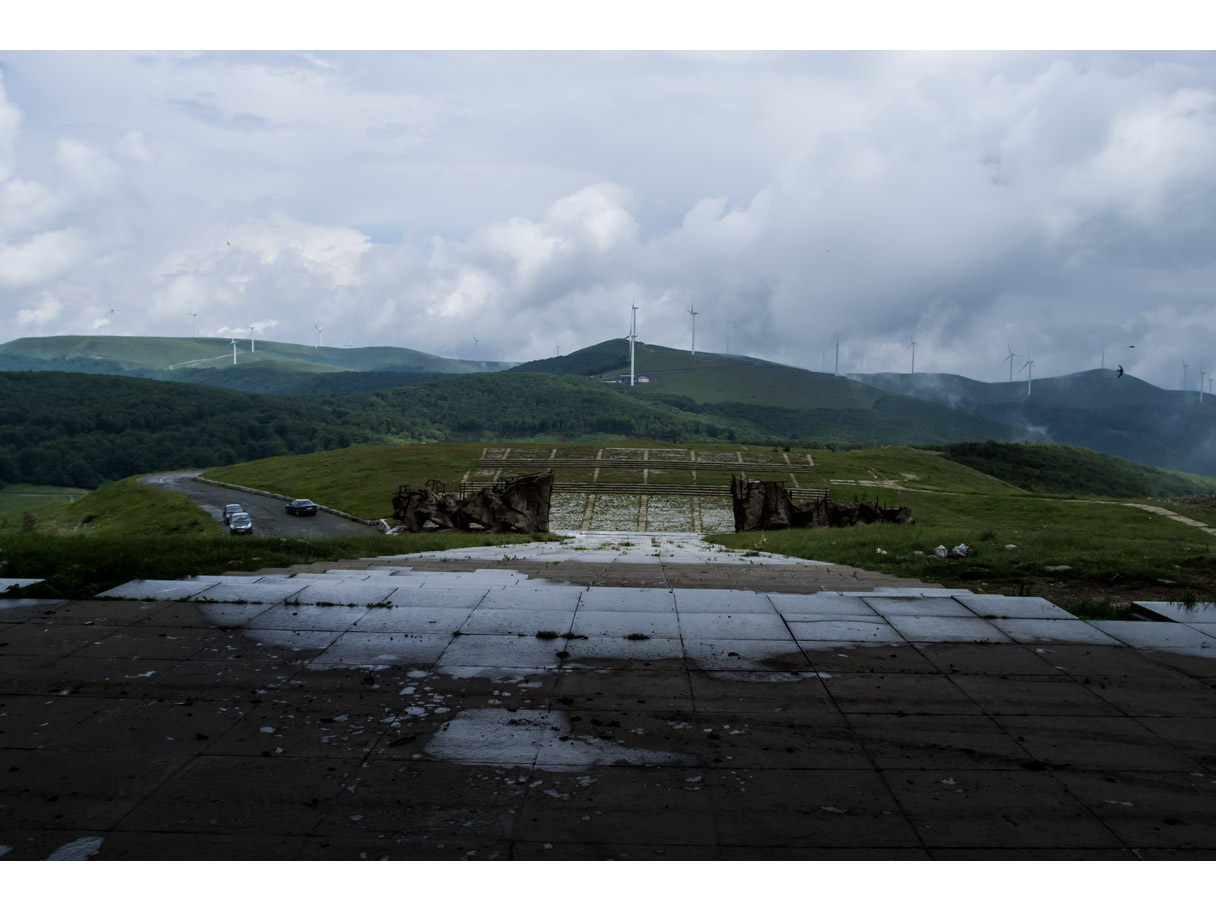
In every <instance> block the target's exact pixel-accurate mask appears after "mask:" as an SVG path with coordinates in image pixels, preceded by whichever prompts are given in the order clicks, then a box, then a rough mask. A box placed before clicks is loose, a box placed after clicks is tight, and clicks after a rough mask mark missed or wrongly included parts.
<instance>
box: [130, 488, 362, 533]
mask: <svg viewBox="0 0 1216 912" xmlns="http://www.w3.org/2000/svg"><path fill="white" fill-rule="evenodd" d="M197 475H198V473H197V472H163V473H160V474H157V475H147V476H145V477H144V478H143V479H141V480H142V481H143V482H145V483H146V484H150V485H153V486H155V487H158V488H162V489H164V490H166V491H172V492H173V493H174V494H184V495H185V496H186V497H189V498H190V499H191V500H192V501H194V502H195V503H196V504H198V505H199V506H200V507H202V508H203V509H204V510H206V511H207V512H208V513H210V514H211V516H212V518H213V519H215V521H216V522H217V523H219V524H220V525H223V523H224V504H229V503H239V504H240V505H241V506H242V507H244V508H245V512H246V513H248V514H249V516H250V517H251V518H252V519H253V534H254V535H255V536H263V537H269V538H334V537H337V536H340V535H379V534H381V533H380V530H379V529H377V528H375V527H374V526H365V525H363V524H362V523H357V522H353V521H351V520H349V519H343V518H342V517H341V516H334V515H332V514H330V513H324V512H322V513H318V514H317V515H316V516H289V515H288V514H287V512H286V511H285V509H284V507H286V504H285V503H284V502H283V501H281V500H276V499H275V498H273V497H262V496H260V495H257V494H245V493H243V492H241V491H231V490H229V489H228V488H219V487H216V486H215V485H209V484H206V483H205V482H201V481H199V480H198V479H197V477H196V476H197Z"/></svg>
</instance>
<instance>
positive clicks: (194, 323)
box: [190, 307, 198, 339]
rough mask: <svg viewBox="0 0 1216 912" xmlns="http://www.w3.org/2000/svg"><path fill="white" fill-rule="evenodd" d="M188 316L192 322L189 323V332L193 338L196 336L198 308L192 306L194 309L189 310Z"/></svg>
mask: <svg viewBox="0 0 1216 912" xmlns="http://www.w3.org/2000/svg"><path fill="white" fill-rule="evenodd" d="M190 316H191V318H192V322H191V324H190V331H191V333H193V335H194V338H196V339H197V338H198V308H197V307H196V308H194V310H192V311H190Z"/></svg>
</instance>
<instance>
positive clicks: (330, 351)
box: [0, 336, 509, 374]
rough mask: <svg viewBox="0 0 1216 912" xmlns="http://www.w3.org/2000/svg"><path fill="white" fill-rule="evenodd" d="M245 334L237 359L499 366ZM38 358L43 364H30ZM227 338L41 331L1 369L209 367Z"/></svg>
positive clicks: (11, 345)
mask: <svg viewBox="0 0 1216 912" xmlns="http://www.w3.org/2000/svg"><path fill="white" fill-rule="evenodd" d="M255 345H256V351H252V352H251V351H250V350H249V348H250V343H249V340H248V339H243V340H238V345H237V356H236V365H235V366H237V367H240V366H248V365H251V364H258V365H262V364H267V363H277V364H282V365H293V366H294V368H295V369H297V370H299V369H311V370H319V371H323V370H335V371H425V372H430V373H436V374H469V373H478V372H481V371H496V370H502V369H504V368H506V367H508V366H509V365H507V364H505V363H501V362H497V361H461V360H457V359H452V358H441V357H439V356H438V355H429V354H426V353H425V352H420V351H414V350H413V349H409V348H394V347H390V346H375V347H369V348H336V347H332V346H320V347H317V348H314V347H312V346H308V345H294V344H292V343H289V342H272V341H269V340H257V341H256V343H255ZM36 364H41V365H42V366H41V367H33V366H32V365H36ZM233 366H234V365H233V363H232V345H231V343H230V341H229V340H228V339H215V338H206V339H199V338H175V337H155V336H42V337H35V338H26V339H14V340H13V341H12V342H6V343H4V344H3V345H0V370H35V369H37V370H60V371H70V372H77V371H79V372H82V373H125V372H131V371H175V370H201V369H206V370H212V369H227V368H231V367H233Z"/></svg>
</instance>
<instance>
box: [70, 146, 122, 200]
mask: <svg viewBox="0 0 1216 912" xmlns="http://www.w3.org/2000/svg"><path fill="white" fill-rule="evenodd" d="M55 163H56V164H57V165H59V167H60V169H62V171H63V174H64V176H65V177H66V178H67V182H68V185H69V186H71V187H72V188H73V189H74V190H76V191H77V192H78V193H80V194H82V195H83V196H101V195H104V194H107V193H110V192H112V191H114V190H115V189H116V187H117V184H118V181H119V178H120V175H121V172H120V171H119V169H118V166H117V165H115V164H114V162H113V160H112V159H111V158H110V157H109V156H108V155H106V154H105V153H104V152H102V151H101V150H100V149H96V148H94V147H93V146H90V145H87V144H86V143H82V142H79V141H77V140H75V139H63V140H60V141H59V146H58V148H57V149H56V150H55Z"/></svg>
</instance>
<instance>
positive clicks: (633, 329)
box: [629, 300, 638, 386]
mask: <svg viewBox="0 0 1216 912" xmlns="http://www.w3.org/2000/svg"><path fill="white" fill-rule="evenodd" d="M637 338H638V305H637V301H636V300H635V301H634V303H633V313H632V315H631V317H630V321H629V385H630V386H633V383H634V369H633V365H634V361H633V346H634V343H635V342H637Z"/></svg>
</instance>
